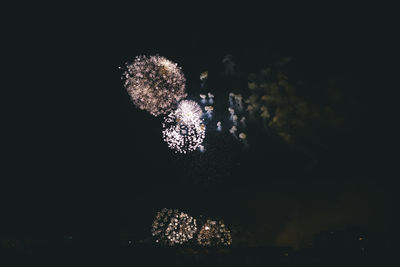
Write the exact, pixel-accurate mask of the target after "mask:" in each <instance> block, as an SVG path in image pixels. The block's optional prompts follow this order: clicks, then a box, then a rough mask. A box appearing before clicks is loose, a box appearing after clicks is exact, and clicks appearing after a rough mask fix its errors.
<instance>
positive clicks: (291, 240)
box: [1, 8, 394, 248]
mask: <svg viewBox="0 0 400 267" xmlns="http://www.w3.org/2000/svg"><path fill="white" fill-rule="evenodd" d="M122 9H123V8H118V9H116V10H115V9H112V10H110V11H109V12H105V11H102V12H100V11H99V12H98V13H96V11H95V10H92V11H91V12H89V13H90V14H91V16H87V13H86V11H85V12H82V13H81V12H77V15H76V16H74V17H75V19H72V18H69V15H67V13H68V12H62V11H60V13H57V12H54V13H52V15H50V16H49V18H48V19H44V18H43V19H42V20H38V21H37V23H35V24H33V25H29V24H26V23H22V24H21V25H16V27H18V28H19V29H23V30H24V31H22V32H23V33H24V34H22V35H21V34H18V32H17V31H11V34H12V35H13V36H16V37H15V38H17V40H19V41H18V42H17V45H15V46H13V48H12V49H11V48H10V50H9V51H12V53H11V52H10V53H11V54H12V55H15V58H14V59H13V60H12V65H10V70H11V75H10V76H9V78H11V79H10V86H9V87H10V88H13V90H10V92H11V94H12V97H14V98H15V99H16V103H15V104H12V105H10V104H9V105H10V107H9V108H8V106H7V108H8V113H7V114H8V118H7V121H6V123H8V122H9V123H10V125H12V127H9V129H12V131H11V132H9V137H8V138H7V139H5V140H9V141H7V142H5V143H6V144H5V147H6V149H5V151H6V155H7V160H6V162H5V166H6V169H9V170H10V171H7V173H8V174H7V178H8V179H6V180H8V181H10V186H8V185H7V186H5V187H2V188H3V190H5V191H7V192H5V193H6V194H4V197H5V200H4V201H3V202H2V206H3V205H4V207H5V209H4V210H5V212H3V213H2V215H1V216H2V217H3V219H2V221H3V222H5V226H4V227H3V228H2V229H1V233H2V234H3V235H17V236H40V237H43V236H47V237H51V238H56V237H57V236H59V235H60V236H62V235H64V234H65V233H74V236H76V240H77V242H78V244H81V245H82V246H86V245H87V244H91V243H92V242H93V243H96V242H95V241H94V240H97V241H98V242H97V243H101V244H107V242H108V241H110V243H108V244H111V243H112V242H114V243H118V239H119V237H120V235H130V236H133V237H135V238H137V239H145V238H148V237H149V236H150V225H151V222H152V220H153V218H154V214H155V212H156V211H158V210H160V209H161V208H164V207H167V208H179V209H181V210H184V211H186V212H188V213H189V214H192V215H193V216H199V215H201V214H202V215H205V216H209V217H211V218H218V219H224V220H225V221H226V223H227V225H234V226H236V227H241V228H242V229H245V231H247V232H248V233H249V235H250V236H252V237H251V238H249V240H251V242H253V243H255V244H262V245H274V246H293V247H296V248H297V247H301V245H302V244H303V243H302V242H304V240H305V239H306V238H308V237H309V236H312V235H314V234H317V233H319V232H321V231H324V230H327V229H331V228H332V227H333V228H338V229H341V228H346V227H347V228H349V227H359V228H360V229H365V231H367V232H368V233H371V234H372V235H375V236H377V237H379V239H381V240H384V241H385V242H389V241H388V240H389V239H390V238H389V237H387V235H388V233H390V231H391V229H393V228H392V227H393V226H392V224H391V221H392V217H393V213H394V210H393V206H394V204H393V196H394V194H393V191H394V189H393V188H392V186H391V185H392V180H391V178H390V174H389V172H388V170H387V168H386V162H385V160H384V159H383V157H382V156H381V155H382V154H384V151H385V145H383V143H384V142H386V141H385V138H384V134H383V133H382V132H383V130H382V129H383V126H382V125H383V124H384V123H385V118H383V117H382V116H381V114H379V111H380V110H381V107H382V106H384V105H383V104H382V103H380V102H379V101H377V98H376V95H377V94H379V92H378V91H377V89H376V85H377V84H378V83H376V80H375V79H374V78H376V76H377V75H378V73H377V71H375V70H376V69H379V68H380V67H379V66H380V63H379V61H378V58H379V56H377V54H379V53H380V52H381V51H382V48H380V47H378V43H379V41H378V39H379V38H378V37H379V36H375V34H376V33H377V32H379V31H377V30H376V29H372V28H371V27H370V26H371V23H366V22H365V20H363V19H362V18H360V17H358V16H356V15H355V14H357V13H354V12H355V11H350V10H349V11H348V12H344V14H342V15H341V16H338V15H337V13H335V12H333V11H332V12H330V13H329V12H328V13H326V12H322V11H321V12H318V13H315V14H314V13H313V14H314V16H313V17H310V16H302V15H301V14H298V13H296V12H293V13H294V14H292V12H287V13H284V14H281V15H278V14H274V15H273V16H272V15H271V16H272V17H271V16H266V17H267V18H265V19H264V17H263V16H259V15H254V17H256V18H255V19H254V20H253V19H244V17H245V16H244V15H243V14H242V16H240V14H239V15H238V16H233V15H232V16H233V18H225V17H224V18H222V17H220V19H217V20H216V22H211V21H208V20H206V19H205V16H206V15H205V9H199V10H198V11H200V12H199V14H196V16H194V15H193V17H192V13H191V12H185V13H184V17H183V15H177V16H173V17H174V18H175V19H170V18H169V17H167V18H165V19H164V20H162V19H161V20H160V22H158V21H157V22H156V21H154V20H152V19H150V18H148V17H147V16H144V17H136V18H135V19H132V20H131V19H130V17H129V12H128V11H127V10H124V12H123V11H121V10H122ZM193 9H194V8H193ZM146 10H147V9H146ZM203 11H204V12H203ZM132 12H133V11H132ZM135 12H137V11H135ZM135 12H133V13H135ZM147 12H149V11H147ZM150 13H151V12H150ZM146 14H147V13H146ZM246 14H247V13H246ZM266 14H269V12H266ZM142 16H143V14H142ZM152 16H155V14H152ZM171 16H172V14H171ZM238 17H239V18H243V21H245V22H243V21H241V20H238V19H237V18H238ZM287 17H288V18H290V19H288V18H287ZM304 17H307V18H308V19H306V18H304ZM339 17H340V19H339ZM46 18H47V17H46ZM68 18H69V19H68ZM216 18H218V16H216ZM52 21H54V22H55V25H57V26H54V25H52ZM186 21H190V22H195V23H193V24H190V26H189V24H187V23H186ZM20 32H21V31H20ZM142 54H144V55H154V54H159V55H161V56H164V57H166V58H167V59H170V60H172V61H174V62H177V63H178V65H179V66H181V67H182V70H183V72H184V74H185V77H186V79H187V85H186V88H187V89H186V90H187V92H188V94H189V95H193V96H198V93H199V90H200V89H199V87H200V80H199V75H200V73H201V72H203V71H206V70H207V71H208V75H209V79H208V88H210V89H211V91H212V92H213V93H214V94H215V95H216V98H215V101H216V102H218V101H227V99H228V94H229V92H230V91H232V90H238V91H240V90H242V91H243V92H244V93H245V92H246V90H247V91H248V89H246V87H247V77H248V74H249V73H254V72H258V71H260V70H261V69H262V68H264V67H271V66H272V67H273V66H276V62H277V61H278V60H280V59H282V58H284V57H290V58H291V61H290V63H289V64H288V65H287V68H285V71H287V74H288V77H289V79H290V80H291V81H293V82H299V81H301V82H302V84H303V86H302V87H301V86H299V88H302V89H301V90H303V91H301V92H300V94H302V96H303V97H304V98H305V99H307V101H309V102H312V103H315V104H316V105H317V104H320V105H321V106H323V103H325V102H324V101H326V99H327V96H326V95H324V92H321V90H323V89H324V88H327V87H328V85H332V84H333V85H332V86H331V87H333V88H334V89H333V92H336V93H337V94H336V95H338V96H339V97H338V99H339V100H337V102H336V103H337V108H338V110H339V113H340V112H342V113H343V114H344V115H343V114H340V116H342V117H341V118H344V119H345V120H344V123H343V124H341V126H337V127H336V126H335V127H327V126H325V125H323V124H322V126H321V125H319V124H317V123H315V125H314V124H313V123H314V122H313V121H312V120H311V124H313V127H311V128H312V129H313V130H312V131H309V132H307V131H308V130H307V131H305V132H304V133H302V136H305V138H303V139H301V138H300V141H298V142H296V144H287V143H285V142H284V141H283V140H282V139H281V138H279V137H277V136H274V135H265V134H262V133H259V134H255V135H254V137H253V139H252V140H251V142H250V146H249V149H248V150H243V149H241V148H240V146H238V145H237V142H234V141H233V140H232V139H230V138H225V137H218V136H216V135H214V139H212V140H209V141H210V144H213V145H214V146H213V147H214V149H210V151H206V152H205V153H203V154H201V155H200V154H199V153H197V154H196V153H194V154H191V155H185V156H182V155H176V154H174V153H173V151H171V150H170V149H169V148H168V147H167V145H166V144H165V143H164V142H163V140H162V137H161V118H155V117H153V116H151V115H149V114H148V113H146V112H145V111H141V110H139V109H138V108H136V107H135V106H134V105H133V104H132V102H131V100H130V98H129V95H128V94H127V92H126V90H125V88H124V87H123V82H122V80H121V74H122V72H121V70H120V69H119V68H118V67H122V66H124V63H125V62H131V61H132V60H133V59H134V58H135V56H137V55H142ZM227 54H231V55H232V57H233V61H234V62H235V63H236V66H237V68H238V71H237V74H236V75H234V76H232V77H227V76H224V75H223V72H224V65H223V63H222V60H223V58H224V57H225V56H226V55H227ZM17 55H18V59H17ZM274 64H275V65H274ZM273 68H274V67H273ZM21 72H22V73H21ZM21 79H23V82H22V84H21ZM321 88H323V89H321ZM333 95H335V94H333ZM328 100H329V99H328ZM310 140H311V141H310ZM315 140H319V141H320V142H317V141H315ZM249 141H250V140H249ZM314 141H315V142H314ZM9 189H10V190H9ZM4 218H5V220H4ZM105 240H107V242H106V241H105ZM114 243H112V244H114Z"/></svg>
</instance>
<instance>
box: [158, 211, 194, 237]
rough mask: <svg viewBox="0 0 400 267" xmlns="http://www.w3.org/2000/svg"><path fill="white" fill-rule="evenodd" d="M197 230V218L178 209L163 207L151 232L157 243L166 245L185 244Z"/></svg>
mask: <svg viewBox="0 0 400 267" xmlns="http://www.w3.org/2000/svg"><path fill="white" fill-rule="evenodd" d="M196 232H197V225H196V219H194V218H193V217H192V216H190V215H188V214H186V213H183V212H180V211H179V210H177V209H174V210H172V209H166V208H164V209H162V210H161V211H159V212H157V214H156V217H155V219H154V221H153V224H152V228H151V233H152V235H153V236H154V237H156V242H157V243H162V244H166V245H175V244H183V243H184V242H187V241H189V240H190V239H192V238H193V236H194V235H195V233H196Z"/></svg>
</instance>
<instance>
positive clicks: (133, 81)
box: [122, 56, 186, 116]
mask: <svg viewBox="0 0 400 267" xmlns="http://www.w3.org/2000/svg"><path fill="white" fill-rule="evenodd" d="M122 79H124V80H125V83H124V86H125V88H126V90H127V91H128V93H129V95H130V97H131V99H132V102H133V103H134V104H135V105H136V106H137V107H138V108H140V109H142V110H146V111H148V112H149V113H150V114H151V115H153V116H159V115H161V114H166V113H168V112H170V111H171V110H172V109H173V108H174V107H175V105H176V103H177V102H178V101H179V100H181V99H183V98H185V97H186V93H185V82H186V79H185V77H184V75H183V72H182V70H181V68H180V67H178V66H177V64H176V63H173V62H171V61H169V60H168V59H166V58H164V57H160V56H137V57H136V58H135V61H134V62H133V63H132V64H126V69H125V71H124V73H123V76H122Z"/></svg>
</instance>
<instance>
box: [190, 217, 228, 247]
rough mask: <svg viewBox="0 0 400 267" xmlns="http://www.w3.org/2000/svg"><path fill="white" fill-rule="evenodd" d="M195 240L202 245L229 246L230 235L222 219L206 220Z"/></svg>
mask: <svg viewBox="0 0 400 267" xmlns="http://www.w3.org/2000/svg"><path fill="white" fill-rule="evenodd" d="M197 242H198V244H199V245H203V246H221V245H225V246H229V245H231V244H232V237H231V233H230V231H229V230H228V229H227V228H226V226H225V224H224V223H223V221H212V220H207V222H206V223H205V224H204V225H203V226H202V227H201V229H200V231H199V233H198V235H197Z"/></svg>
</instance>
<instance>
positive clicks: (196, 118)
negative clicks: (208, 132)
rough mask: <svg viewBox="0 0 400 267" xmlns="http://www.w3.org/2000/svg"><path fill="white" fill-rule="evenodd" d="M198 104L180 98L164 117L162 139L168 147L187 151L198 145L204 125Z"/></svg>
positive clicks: (203, 131)
mask: <svg viewBox="0 0 400 267" xmlns="http://www.w3.org/2000/svg"><path fill="white" fill-rule="evenodd" d="M202 115H203V112H202V110H201V107H200V106H199V104H197V103H196V102H195V101H191V100H182V101H181V102H179V105H178V108H177V109H176V110H175V111H173V112H171V113H170V114H169V115H168V116H166V117H165V118H164V122H163V123H162V126H163V131H162V133H163V139H164V141H165V142H167V144H168V147H169V148H171V149H174V150H175V151H176V152H179V153H184V154H185V153H188V152H190V151H193V150H195V149H196V148H197V147H199V146H200V145H201V144H202V142H203V140H204V137H205V125H204V124H203V120H202V118H201V116H202Z"/></svg>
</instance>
